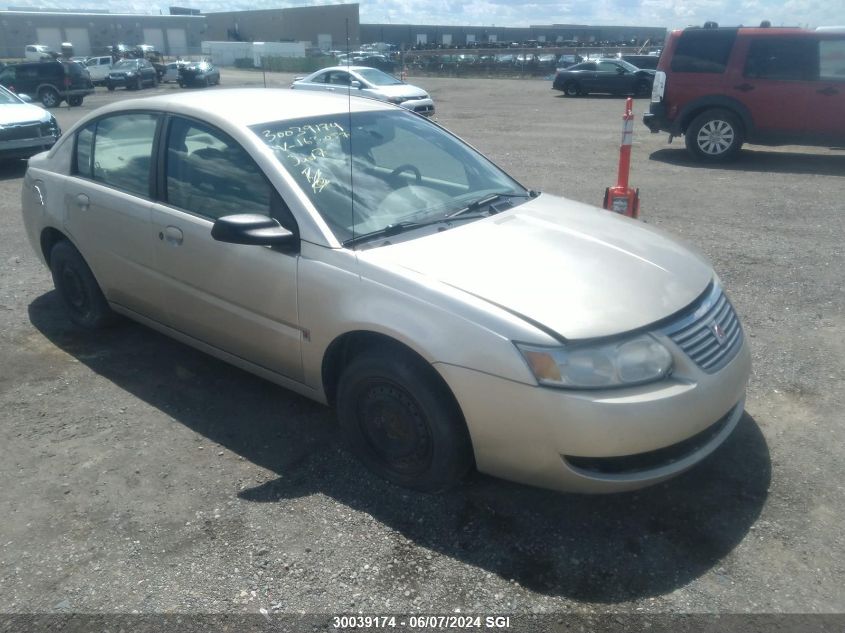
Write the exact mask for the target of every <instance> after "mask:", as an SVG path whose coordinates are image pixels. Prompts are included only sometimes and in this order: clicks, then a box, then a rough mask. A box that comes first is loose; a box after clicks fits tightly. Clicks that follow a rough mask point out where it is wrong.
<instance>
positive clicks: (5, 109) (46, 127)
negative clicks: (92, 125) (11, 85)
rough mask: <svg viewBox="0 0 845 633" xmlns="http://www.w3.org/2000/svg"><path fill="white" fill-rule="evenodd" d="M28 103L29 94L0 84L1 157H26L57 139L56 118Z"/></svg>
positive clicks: (46, 147) (59, 132) (0, 158)
mask: <svg viewBox="0 0 845 633" xmlns="http://www.w3.org/2000/svg"><path fill="white" fill-rule="evenodd" d="M31 102H32V99H31V97H29V96H28V95H16V94H15V93H13V92H12V91H11V90H7V89H6V88H4V87H3V86H0V160H4V159H7V158H28V157H29V156H32V155H33V154H38V153H40V152H43V151H44V150H47V149H50V148H51V147H52V146H53V145H54V144H55V142H56V141H57V140H59V136H61V134H62V131H61V130H60V129H59V124H58V122H57V121H56V117H54V116H53V115H52V114H50V113H49V112H48V111H47V110H45V109H44V108H40V107H38V106H36V105H33V104H32V103H31Z"/></svg>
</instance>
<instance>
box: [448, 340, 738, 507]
mask: <svg viewBox="0 0 845 633" xmlns="http://www.w3.org/2000/svg"><path fill="white" fill-rule="evenodd" d="M662 342H664V344H666V345H667V347H668V346H670V345H673V344H672V343H671V341H669V340H668V339H665V340H664V341H662ZM670 349H674V351H673V356H674V357H675V361H676V362H675V367H674V371H673V374H672V376H671V377H670V378H669V379H667V380H664V381H661V382H657V383H651V384H648V385H642V386H638V387H631V388H627V389H614V390H603V391H575V390H563V389H548V388H544V387H538V386H531V385H526V384H522V383H518V382H513V381H510V380H505V379H503V378H498V377H496V376H492V375H490V374H484V373H481V372H477V371H474V370H470V369H466V368H463V367H457V366H454V365H445V364H440V363H438V364H435V367H436V368H437V370H438V371H439V372H440V374H441V375H442V376H443V378H444V379H445V380H446V382H447V383H448V384H449V386H450V387H451V388H452V391H453V393H454V394H455V397H456V398H457V400H458V403H459V405H460V406H461V409H462V411H463V414H464V418H465V419H466V422H467V426H468V428H469V432H470V436H471V437H472V443H473V450H474V452H475V460H476V465H477V466H478V470H479V471H481V472H484V473H488V474H491V475H495V476H497V477H502V478H504V479H509V480H512V481H518V482H521V483H526V484H530V485H534V486H540V487H543V488H550V489H553V490H559V491H564V492H584V493H599V492H604V493H607V492H621V491H624V490H633V489H636V488H642V487H644V486H649V485H652V484H655V483H658V482H660V481H663V480H665V479H668V478H670V477H673V476H675V475H677V474H680V473H681V472H683V471H685V470H687V469H689V468H691V467H692V466H694V465H695V464H697V463H698V462H700V461H701V460H703V459H704V458H705V457H707V456H708V455H709V454H710V453H712V452H713V451H714V450H715V449H716V448H717V447H718V446H719V445H720V444H721V443H722V442H724V441H725V439H727V437H728V436H729V435H730V434H731V432H732V431H733V429H734V428H735V427H736V425H737V423H738V422H739V419H740V418H741V417H742V413H743V406H744V401H745V386H746V383H747V381H748V376H749V374H750V370H751V360H750V354H749V350H748V347H747V344H746V343H745V342H743V343H742V347H741V349H740V350H739V352H738V353H737V354H736V356H735V357H734V358H733V359H732V360H731V361H730V362H729V363H728V364H727V365H726V366H725V367H723V368H722V369H720V370H719V371H718V372H716V373H714V374H707V373H705V372H703V371H701V370H700V369H699V368H697V367H696V366H695V364H694V363H693V362H692V361H691V360H689V359H688V358H686V356H685V355H684V354H683V352H681V351H680V350H678V349H677V348H670Z"/></svg>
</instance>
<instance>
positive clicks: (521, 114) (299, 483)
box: [0, 71, 845, 614]
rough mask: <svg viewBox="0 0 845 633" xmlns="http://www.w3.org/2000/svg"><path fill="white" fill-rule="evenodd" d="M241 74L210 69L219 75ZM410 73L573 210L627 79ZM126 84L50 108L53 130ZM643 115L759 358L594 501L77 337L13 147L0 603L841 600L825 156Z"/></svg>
mask: <svg viewBox="0 0 845 633" xmlns="http://www.w3.org/2000/svg"><path fill="white" fill-rule="evenodd" d="M290 79H291V77H290V76H288V75H272V76H270V75H268V85H271V86H275V85H278V86H284V85H287V84H288V83H289V81H290ZM409 81H411V82H412V83H413V82H414V81H415V79H414V78H413V77H411V78H409ZM262 83H263V79H262V75H261V74H260V73H249V72H245V71H224V75H223V82H222V84H223V85H222V86H221V89H222V88H226V87H231V86H234V85H248V84H252V85H261V84H262ZM418 83H419V84H420V85H421V86H423V87H424V88H426V89H428V90H430V92H431V94H432V96H433V98H434V99H435V102H436V104H437V108H438V120H439V122H440V123H441V124H443V125H445V126H446V127H448V128H449V129H451V130H453V131H454V132H456V133H457V134H459V135H460V136H462V137H463V138H464V139H466V140H468V141H469V142H471V143H472V144H473V145H475V146H476V147H477V148H479V149H480V150H481V151H483V152H484V153H486V154H488V155H489V156H490V157H492V158H493V160H495V161H496V162H497V163H498V164H499V165H501V166H502V167H504V168H505V169H506V170H508V171H509V172H510V173H512V174H513V175H515V176H516V177H517V178H518V179H520V180H521V181H522V182H523V184H525V185H527V186H530V187H532V188H535V189H540V190H543V191H547V192H551V193H556V194H563V195H566V196H568V197H571V198H574V199H576V200H580V201H584V202H589V203H594V204H600V202H601V199H602V195H603V192H604V188H605V187H606V186H608V185H611V184H613V180H614V179H615V171H616V160H617V156H618V145H617V144H618V142H619V138H620V127H621V115H622V111H623V107H624V100H622V99H619V98H601V97H594V98H579V99H566V98H563V97H561V96H559V95H558V93H555V92H553V91H552V90H551V86H550V82H547V81H541V80H522V81H520V80H488V79H475V80H449V79H433V78H425V79H419V81H418ZM174 89H178V88H175V87H174V86H172V85H168V86H161V87H160V88H158V89H157V91H160V92H163V91H169V90H174ZM213 89H214V90H216V89H217V88H213ZM152 92H153V91H152V90H150V91H145V94H152ZM127 96H134V95H133V94H132V93H129V94H127V93H125V92H123V91H117V92H115V93H112V94H108V93H106V92H105V91H102V90H98V92H97V94H96V95H95V96H93V97H90V98H88V99H86V101H85V103H84V105H83V106H82V107H81V108H74V109H66V108H62V109H57V110H56V114H57V116H58V117H59V119H60V122H61V124H62V127H63V128H65V129H66V128H68V127H69V125H70V124H71V123H72V122H74V121H75V120H77V119H78V118H79V117H80V116H81V115H82V114H83V113H86V112H88V111H90V110H91V109H92V108H94V107H97V106H99V105H102V104H104V103H107V102H111V101H114V100H117V99H123V98H126V97H127ZM645 108H647V101H645V100H638V101H637V102H636V104H635V109H636V112H637V124H636V127H635V140H634V147H633V168H632V174H631V182H632V184H633V186H636V187H639V188H640V189H641V196H642V207H643V209H642V216H643V220H644V221H646V222H648V223H650V224H652V225H654V226H659V227H660V228H662V229H665V230H667V231H670V232H671V233H673V234H675V235H676V236H679V237H680V238H681V239H683V240H685V241H687V242H688V243H690V244H692V245H694V247H696V248H698V249H699V250H701V251H703V252H704V253H705V254H706V255H707V256H708V257H709V258H710V259H711V260H712V261H713V263H714V265H715V267H716V269H717V271H718V272H719V275H720V276H721V278H722V280H723V282H724V284H725V286H726V287H727V289H728V291H729V293H730V295H731V297H732V300H733V302H734V304H735V306H736V308H737V310H738V312H739V314H740V316H741V318H742V321H743V324H744V326H745V330H746V333H747V335H748V337H749V341H750V344H751V348H752V353H753V361H754V373H753V376H752V379H751V384H750V387H749V394H748V401H747V405H746V415H745V417H744V418H743V420H742V421H741V423H740V426H739V427H738V429H737V432H736V433H735V434H734V435H733V436H732V437H731V438H730V440H729V441H728V442H727V443H726V444H725V445H724V446H723V447H722V448H721V449H720V450H719V451H717V453H716V454H715V455H713V456H712V457H711V458H710V459H708V460H707V461H706V462H705V463H703V464H701V465H700V466H698V467H697V468H695V469H694V470H693V471H692V472H690V473H687V474H686V475H684V476H682V477H680V478H678V479H676V480H673V481H671V482H669V483H666V484H664V485H660V486H657V487H654V488H651V489H647V490H643V491H640V492H637V493H630V494H622V495H613V496H595V497H585V496H575V495H562V494H556V493H551V492H546V491H542V490H536V489H532V488H527V487H523V486H518V485H514V484H510V483H506V482H503V481H499V480H496V479H493V478H489V477H485V476H475V477H473V478H472V479H471V480H470V481H469V482H468V483H467V484H466V485H465V486H464V487H463V488H461V489H459V490H456V491H454V492H452V493H450V494H446V495H443V496H426V495H421V494H416V493H412V492H408V491H405V490H401V489H397V488H394V487H391V486H389V485H387V484H385V483H383V482H382V481H380V480H378V479H376V478H374V477H373V476H371V475H370V474H369V473H368V472H367V471H366V470H365V469H364V468H363V467H362V466H360V465H359V464H358V463H357V462H356V461H355V460H353V459H352V458H351V457H349V456H348V455H347V454H346V453H345V452H344V450H343V449H342V447H341V446H340V445H339V442H338V440H337V437H336V435H337V433H336V427H335V422H334V416H333V412H332V411H331V410H329V409H326V408H324V407H321V406H319V405H316V404H314V403H312V402H310V401H308V400H305V399H303V398H301V397H299V396H296V395H294V394H292V393H290V392H288V391H285V390H284V389H281V388H278V387H276V386H274V385H271V384H269V383H267V382H264V381H262V380H260V379H258V378H256V377H253V376H251V375H249V374H246V373H244V372H242V371H240V370H237V369H234V368H232V367H229V366H227V365H225V364H223V363H221V362H218V361H216V360H214V359H212V358H210V357H208V356H206V355H204V354H202V353H200V352H197V351H195V350H193V349H190V348H188V347H185V346H183V345H181V344H179V343H176V342H174V341H172V340H169V339H167V338H164V337H162V336H160V335H158V334H156V333H154V332H152V331H150V330H148V329H146V328H144V327H142V326H139V325H134V324H131V323H127V324H125V325H122V326H121V327H118V328H116V329H113V330H110V331H107V332H105V333H99V334H88V333H84V332H80V331H79V330H77V329H75V328H73V327H72V326H70V325H69V324H68V322H67V321H66V320H65V318H64V316H63V314H62V311H61V310H60V308H59V306H58V302H57V299H56V296H55V293H54V292H53V290H52V283H51V280H50V277H49V274H48V272H47V271H46V270H45V269H44V268H43V267H42V266H41V264H40V263H39V262H38V261H37V260H36V258H35V255H34V254H33V252H32V251H31V249H30V246H29V244H28V243H27V241H26V239H25V236H24V231H23V227H22V224H21V221H20V203H19V199H20V198H19V197H20V189H21V180H22V176H23V169H24V167H23V164H22V163H6V164H0V221H2V226H3V230H2V232H0V262H2V263H3V266H2V268H0V353H1V354H2V358H3V362H2V364H0V411H2V413H0V416H2V424H0V483H2V485H0V508H3V516H4V518H3V519H2V522H0V612H5V613H9V612H17V613H69V612H87V613H133V612H138V613H142V614H143V613H161V612H183V613H199V612H203V613H225V612H234V613H256V612H259V611H260V610H265V611H266V612H267V613H269V614H272V613H280V614H293V613H302V612H306V613H312V612H317V613H325V614H332V613H341V612H347V613H357V612H359V611H360V612H363V613H373V612H376V613H385V612H388V613H454V612H456V610H460V611H461V612H463V613H467V612H473V613H482V614H484V613H506V614H527V613H532V614H543V613H553V614H565V613H575V614H604V613H611V614H633V613H637V614H643V613H645V614H648V613H837V612H843V611H845V591H843V589H842V587H843V586H845V561H843V555H842V552H843V545H845V543H843V527H842V526H843V522H842V517H843V509H844V508H845V498H843V483H842V482H843V480H845V477H844V476H843V475H845V473H843V470H845V468H844V467H843V464H844V463H845V460H843V459H842V454H843V446H845V441H843V440H845V437H844V435H845V433H843V413H842V412H843V410H845V407H844V406H843V405H845V390H843V389H842V385H843V382H845V342H844V341H845V316H843V305H845V292H843V274H842V270H843V267H845V257H843V246H842V236H843V235H844V234H845V231H843V228H845V227H843V219H842V217H843V211H845V209H843V199H845V196H843V193H845V153H843V152H841V151H839V152H837V151H835V150H828V149H808V148H798V147H785V148H776V149H768V148H762V147H751V146H749V147H747V148H746V149H745V150H744V152H743V153H742V156H741V157H740V159H739V160H738V161H737V162H736V163H734V164H731V165H729V166H724V167H702V166H700V165H697V164H695V163H692V162H691V161H690V160H689V158H688V157H687V154H686V153H685V151H684V150H683V143H682V142H681V141H679V140H676V142H675V144H673V145H667V144H666V137H665V136H664V135H651V134H649V133H648V131H647V130H646V128H645V127H644V126H643V125H642V124H641V123H640V115H641V114H642V111H643V110H644V109H645ZM546 274H554V273H553V271H547V272H546ZM620 274H623V275H624V274H625V271H620Z"/></svg>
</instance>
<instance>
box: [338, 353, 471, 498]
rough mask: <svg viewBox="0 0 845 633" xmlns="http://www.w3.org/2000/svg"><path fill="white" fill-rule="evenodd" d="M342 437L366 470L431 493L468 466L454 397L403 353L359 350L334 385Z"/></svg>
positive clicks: (425, 368) (424, 367)
mask: <svg viewBox="0 0 845 633" xmlns="http://www.w3.org/2000/svg"><path fill="white" fill-rule="evenodd" d="M337 412H338V419H339V421H340V426H341V429H342V431H343V434H344V436H345V439H346V441H347V443H348V444H349V446H350V447H351V448H352V450H353V451H354V452H355V454H356V455H357V456H358V457H359V458H360V459H361V460H362V461H363V462H364V463H365V464H366V465H367V466H368V467H369V468H370V469H371V470H373V471H375V472H376V473H377V474H379V475H380V476H382V477H384V478H385V479H387V480H389V481H392V482H393V483H396V484H398V485H400V486H405V487H408V488H415V489H417V490H424V491H427V492H437V491H441V490H445V489H448V488H450V487H452V486H454V485H455V484H456V483H458V482H459V481H460V480H461V479H462V478H463V477H464V475H466V473H467V471H468V470H469V468H470V467H471V466H472V447H471V444H470V439H469V433H468V431H467V429H466V424H465V423H464V420H463V416H462V415H461V413H460V411H459V410H458V407H457V404H456V403H455V401H454V397H453V396H452V394H451V393H450V392H449V390H448V388H447V387H446V386H445V385H444V384H443V383H442V381H441V380H440V378H439V376H438V375H437V374H436V372H435V371H434V370H433V369H432V368H431V366H429V365H428V364H427V363H425V362H424V361H422V360H421V359H418V358H415V357H414V356H413V355H412V354H411V353H410V352H404V351H402V350H398V351H397V350H391V351H390V352H387V351H384V352H381V353H379V352H375V353H365V354H362V355H360V356H358V357H356V358H355V359H353V360H352V362H350V364H349V365H348V366H347V367H346V369H345V370H344V372H343V374H342V375H341V378H340V383H339V385H338V389H337Z"/></svg>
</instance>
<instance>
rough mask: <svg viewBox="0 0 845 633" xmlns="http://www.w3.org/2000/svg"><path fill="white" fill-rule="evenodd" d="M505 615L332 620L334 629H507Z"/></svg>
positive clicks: (343, 616) (389, 616) (377, 617)
mask: <svg viewBox="0 0 845 633" xmlns="http://www.w3.org/2000/svg"><path fill="white" fill-rule="evenodd" d="M510 620H511V619H510V616H505V615H488V616H480V615H411V616H407V617H402V616H395V615H382V616H379V615H338V616H334V617H333V618H332V626H333V627H334V628H335V629H341V630H342V629H392V628H396V627H403V628H409V629H481V630H484V629H509V628H510V624H511V623H510Z"/></svg>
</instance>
